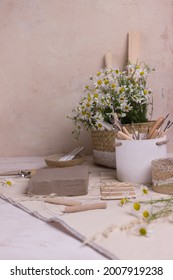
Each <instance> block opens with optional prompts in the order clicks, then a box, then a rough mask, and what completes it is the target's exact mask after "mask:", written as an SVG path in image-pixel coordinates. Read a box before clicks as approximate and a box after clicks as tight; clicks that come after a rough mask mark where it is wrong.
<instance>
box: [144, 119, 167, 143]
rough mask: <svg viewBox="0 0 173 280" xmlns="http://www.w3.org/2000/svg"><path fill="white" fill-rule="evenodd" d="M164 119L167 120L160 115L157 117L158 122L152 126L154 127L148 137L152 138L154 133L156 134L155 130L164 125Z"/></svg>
mask: <svg viewBox="0 0 173 280" xmlns="http://www.w3.org/2000/svg"><path fill="white" fill-rule="evenodd" d="M164 121H165V118H164V117H160V118H158V119H157V121H156V123H155V124H154V125H153V126H152V128H151V130H150V132H149V134H148V136H147V139H152V137H153V135H154V134H155V131H156V130H158V129H159V128H160V127H161V126H162V124H163V123H164Z"/></svg>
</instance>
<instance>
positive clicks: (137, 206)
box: [133, 202, 141, 211]
mask: <svg viewBox="0 0 173 280" xmlns="http://www.w3.org/2000/svg"><path fill="white" fill-rule="evenodd" d="M133 208H134V209H135V210H136V211H139V210H140V208H141V205H140V204H139V203H138V202H135V203H134V204H133Z"/></svg>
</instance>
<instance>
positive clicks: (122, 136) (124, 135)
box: [117, 131, 133, 140]
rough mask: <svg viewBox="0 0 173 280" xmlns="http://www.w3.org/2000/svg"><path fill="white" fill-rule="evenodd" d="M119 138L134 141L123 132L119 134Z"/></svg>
mask: <svg viewBox="0 0 173 280" xmlns="http://www.w3.org/2000/svg"><path fill="white" fill-rule="evenodd" d="M117 137H118V138H119V139H122V140H133V138H132V137H131V136H129V135H127V134H125V133H124V132H122V131H118V132H117Z"/></svg>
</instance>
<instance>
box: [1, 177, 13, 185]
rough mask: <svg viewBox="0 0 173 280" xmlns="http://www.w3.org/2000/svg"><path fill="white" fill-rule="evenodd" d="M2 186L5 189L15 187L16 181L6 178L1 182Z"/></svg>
mask: <svg viewBox="0 0 173 280" xmlns="http://www.w3.org/2000/svg"><path fill="white" fill-rule="evenodd" d="M0 185H1V186H3V187H12V186H13V185H14V181H13V180H11V179H8V178H4V179H2V180H0Z"/></svg>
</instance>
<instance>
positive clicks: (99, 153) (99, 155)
mask: <svg viewBox="0 0 173 280" xmlns="http://www.w3.org/2000/svg"><path fill="white" fill-rule="evenodd" d="M115 136H116V132H115V131H107V130H105V131H92V132H91V138H92V145H93V160H94V163H96V164H99V165H103V166H106V167H110V168H115V167H116V163H115Z"/></svg>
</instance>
